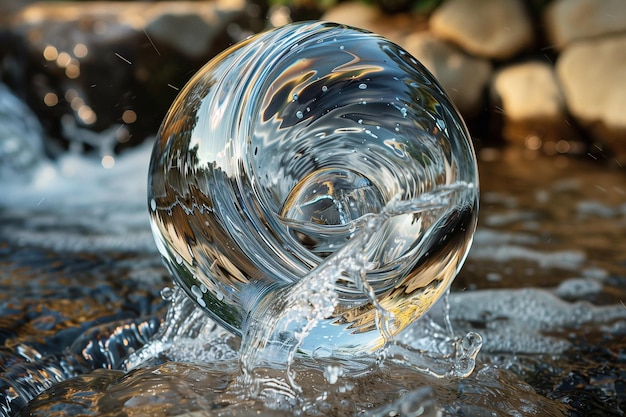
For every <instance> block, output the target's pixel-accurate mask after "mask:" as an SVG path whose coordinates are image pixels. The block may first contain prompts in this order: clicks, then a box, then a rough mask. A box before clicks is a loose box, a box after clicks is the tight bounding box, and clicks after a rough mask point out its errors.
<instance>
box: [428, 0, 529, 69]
mask: <svg viewBox="0 0 626 417" xmlns="http://www.w3.org/2000/svg"><path fill="white" fill-rule="evenodd" d="M430 29H431V30H432V32H433V33H434V34H435V35H437V36H439V37H441V38H443V39H446V40H449V41H452V42H454V43H456V44H458V45H460V46H461V47H462V48H463V49H465V50H466V51H468V52H470V53H472V54H475V55H478V56H482V57H486V58H492V59H507V58H510V57H512V56H514V55H516V54H517V53H519V52H520V51H522V50H523V49H525V48H527V47H529V46H530V45H531V44H532V42H533V31H532V26H531V22H530V19H529V17H528V15H527V13H526V10H525V8H524V5H523V4H522V2H521V1H520V0H448V1H446V2H444V3H443V4H442V5H441V6H440V7H439V8H438V9H437V10H435V12H434V13H433V15H432V16H431V19H430Z"/></svg>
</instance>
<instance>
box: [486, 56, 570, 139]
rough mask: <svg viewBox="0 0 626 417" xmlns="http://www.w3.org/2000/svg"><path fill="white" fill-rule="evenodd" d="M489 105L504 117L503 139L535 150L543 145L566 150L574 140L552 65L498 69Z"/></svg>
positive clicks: (512, 66) (519, 65) (541, 63)
mask: <svg viewBox="0 0 626 417" xmlns="http://www.w3.org/2000/svg"><path fill="white" fill-rule="evenodd" d="M491 97H492V102H494V103H497V106H498V108H499V109H500V111H501V112H502V115H503V118H504V128H503V131H502V134H503V136H504V138H505V139H507V140H509V141H513V142H521V143H525V144H526V145H527V146H529V147H531V148H538V147H539V146H540V145H542V144H544V143H546V142H554V143H559V145H558V146H559V147H560V149H563V150H569V149H570V148H571V146H570V145H569V143H565V142H561V143H560V142H559V141H562V140H565V141H568V140H571V139H574V138H576V137H577V135H576V134H575V132H574V130H573V129H572V127H571V126H570V124H569V123H568V120H567V110H566V107H565V99H564V98H563V94H562V93H561V90H560V88H559V86H558V83H557V80H556V76H555V74H554V69H553V67H552V65H550V64H548V63H545V62H527V63H523V64H517V65H511V66H508V67H504V68H502V69H501V70H499V71H498V72H497V73H496V74H495V75H494V77H493V80H492V82H491Z"/></svg>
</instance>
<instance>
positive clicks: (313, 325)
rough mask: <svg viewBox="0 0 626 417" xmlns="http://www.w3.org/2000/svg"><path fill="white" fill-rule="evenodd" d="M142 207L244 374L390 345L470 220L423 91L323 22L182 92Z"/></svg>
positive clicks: (454, 126) (386, 56) (358, 40)
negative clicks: (239, 354)
mask: <svg viewBox="0 0 626 417" xmlns="http://www.w3.org/2000/svg"><path fill="white" fill-rule="evenodd" d="M148 193H149V195H148V206H149V210H150V214H151V225H152V229H153V233H154V236H155V240H156V243H157V247H158V249H159V251H160V253H161V254H162V255H163V258H164V260H165V263H166V265H167V266H168V268H169V270H170V271H171V273H172V275H173V276H174V277H175V279H176V281H177V283H178V284H179V285H180V286H181V288H183V289H184V290H185V292H186V294H187V295H188V296H189V297H190V298H191V299H192V300H194V301H195V303H197V305H199V306H200V307H201V308H202V309H203V310H204V311H206V312H207V313H208V314H209V315H210V316H211V317H212V318H213V319H215V320H216V321H217V322H218V323H220V324H221V325H223V326H224V327H226V328H227V329H229V330H230V331H232V332H233V333H235V334H238V335H243V336H244V354H243V361H244V363H246V364H247V365H246V366H247V367H251V368H254V367H255V366H256V364H257V363H259V361H260V362H261V363H262V362H263V361H269V362H283V363H291V362H293V360H294V359H295V358H294V355H295V354H296V353H302V354H305V355H309V356H316V355H317V356H320V355H322V356H329V355H330V356H337V355H339V356H341V355H348V356H350V355H360V354H369V353H371V352H373V351H375V350H377V349H380V348H381V347H383V346H384V345H385V344H387V343H389V342H390V341H392V340H393V338H394V337H395V335H397V334H398V333H400V332H401V331H402V330H403V329H404V328H406V327H407V326H408V325H409V324H410V323H412V322H413V321H415V320H416V319H417V318H419V317H420V316H422V315H423V314H424V313H425V312H426V311H427V310H428V309H429V308H430V307H431V306H432V305H433V304H434V303H435V302H436V301H437V300H438V299H439V297H440V296H441V295H442V294H444V293H445V292H446V290H447V289H448V287H449V284H450V282H451V280H452V279H453V278H454V276H455V275H456V273H457V272H458V270H459V268H460V267H461V265H462V263H463V261H464V259H465V256H466V255H467V252H468V250H469V247H470V244H471V240H472V235H473V233H474V229H475V226H476V217H477V209H478V179H477V170H476V161H475V156H474V152H473V149H472V146H471V142H470V139H469V136H468V134H467V131H466V129H465V127H464V124H463V122H462V120H461V118H460V116H459V115H458V113H457V112H456V111H455V109H454V106H453V105H452V104H451V103H450V101H449V99H448V98H447V96H446V95H445V93H444V92H443V90H442V89H441V87H440V86H439V85H438V83H437V82H436V81H435V80H434V78H433V77H432V76H431V75H430V74H429V73H428V71H426V70H425V69H424V67H423V66H421V65H420V64H419V63H418V62H417V61H416V60H415V59H414V58H412V57H411V56H410V55H409V54H407V53H406V52H405V51H404V50H402V49H401V48H400V47H398V46H397V45H395V44H393V43H391V42H389V41H387V40H384V39H383V38H381V37H379V36H377V35H373V34H371V33H367V32H364V31H361V30H357V29H353V28H348V27H345V26H339V25H336V24H331V23H301V24H295V25H289V26H286V27H283V28H279V29H276V30H273V31H270V32H267V33H264V34H261V35H257V36H255V37H252V38H250V39H248V40H246V41H245V42H243V43H241V44H238V45H236V46H234V47H232V48H230V49H229V50H227V51H225V52H224V53H222V54H220V55H219V56H218V57H216V58H215V59H214V60H212V61H211V62H210V63H209V64H207V65H206V66H205V67H204V68H203V69H202V70H201V71H200V72H199V73H198V74H197V75H196V76H194V78H193V79H192V80H191V81H190V82H189V83H188V85H187V86H186V87H185V88H184V89H183V91H181V94H180V95H179V97H178V98H177V100H176V101H175V103H174V104H173V106H172V108H171V109H170V112H169V113H168V115H167V117H166V119H165V121H164V122H163V124H162V126H161V128H160V131H159V135H158V138H157V142H156V144H155V148H154V152H153V156H152V161H151V166H150V173H149V186H148ZM259 347H260V348H262V349H259ZM260 351H262V352H263V353H262V358H260V357H258V356H257V354H258V352H260ZM470 356H471V355H470ZM292 386H294V387H296V386H297V384H295V383H294V384H292Z"/></svg>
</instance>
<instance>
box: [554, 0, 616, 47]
mask: <svg viewBox="0 0 626 417" xmlns="http://www.w3.org/2000/svg"><path fill="white" fill-rule="evenodd" d="M544 20H545V25H546V31H547V34H548V38H549V41H550V42H551V43H552V44H553V45H554V46H556V47H557V48H559V49H561V48H563V47H564V46H565V45H567V44H568V43H571V42H573V41H575V40H577V39H585V38H591V37H595V36H602V35H607V34H611V33H617V32H626V1H624V0H556V1H554V2H552V3H551V4H550V6H548V7H547V8H546V12H545V15H544Z"/></svg>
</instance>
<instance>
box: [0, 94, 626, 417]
mask: <svg viewBox="0 0 626 417" xmlns="http://www.w3.org/2000/svg"><path fill="white" fill-rule="evenodd" d="M357 89H358V90H361V88H360V87H359V85H358V84H357ZM294 114H296V113H294ZM296 118H297V119H300V117H298V116H297V114H296ZM297 119H296V120H297ZM355 123H357V124H359V125H360V124H361V123H362V122H359V121H358V120H356V121H355ZM151 150H152V144H151V143H147V144H145V145H143V146H140V147H138V148H135V149H132V150H129V151H127V152H126V153H125V154H123V155H121V156H120V157H119V158H117V159H116V160H115V161H114V164H113V163H111V161H110V160H109V161H107V163H106V164H102V163H101V161H100V160H97V159H92V158H90V157H88V156H82V155H76V154H73V153H71V152H68V153H67V154H66V155H63V156H62V157H60V158H59V159H58V160H56V161H54V162H46V161H45V158H43V157H40V158H36V159H38V160H40V161H42V162H40V163H39V164H37V165H36V166H35V167H34V169H33V170H32V172H29V173H28V174H26V173H24V174H23V175H22V173H21V172H20V171H19V170H17V171H15V172H12V173H10V175H9V174H4V176H3V177H2V181H1V182H0V195H1V196H2V200H0V253H1V254H2V256H1V257H0V289H1V290H2V291H1V292H0V346H1V347H0V371H1V374H0V415H4V416H12V415H22V416H31V415H32V416H87V415H89V416H93V415H98V416H139V415H142V416H144V415H154V416H183V415H184V416H218V415H219V416H247V415H333V416H354V415H362V416H381V417H382V416H441V415H444V416H456V415H468V416H487V415H488V416H511V415H514V416H535V415H539V416H544V415H545V416H561V415H562V416H583V415H602V416H621V415H624V413H625V412H626V365H625V364H626V306H625V305H624V302H625V300H626V239H625V238H624V237H623V236H624V232H625V231H626V186H625V185H624V184H625V181H624V178H625V175H624V171H623V169H622V168H621V167H620V166H619V165H617V166H616V165H615V164H614V163H611V161H610V160H609V159H605V160H602V159H603V158H601V156H602V155H601V154H600V155H599V156H600V158H598V154H594V155H593V157H591V156H590V155H586V156H567V155H550V156H548V155H544V154H541V153H539V152H536V151H529V150H527V149H524V148H518V147H509V148H502V149H501V148H489V147H483V148H482V149H480V150H479V153H478V160H479V170H480V173H481V214H480V221H479V224H478V229H477V231H476V234H475V236H474V245H473V247H472V249H471V251H470V253H469V256H468V258H467V261H466V263H465V266H464V267H463V269H462V270H461V271H460V273H459V275H458V277H457V278H456V280H455V281H454V283H453V284H452V287H451V291H450V294H449V295H445V296H444V297H442V298H441V299H440V300H439V301H438V302H437V303H436V304H435V305H434V307H433V308H431V310H430V311H429V312H428V313H426V314H424V315H423V316H421V317H420V318H419V319H417V320H416V321H415V323H413V324H412V325H410V326H409V327H408V328H407V329H405V330H404V331H403V332H401V333H398V334H396V335H394V338H393V343H390V344H389V346H388V347H387V348H386V349H385V350H383V351H379V352H378V353H377V354H376V355H371V354H369V353H368V352H356V353H354V352H353V354H352V355H350V356H345V355H344V356H342V355H337V354H336V352H333V351H331V350H325V349H324V346H323V345H316V346H315V347H314V348H312V349H310V352H306V349H304V350H305V353H307V354H292V355H291V356H289V361H288V362H285V363H284V364H283V366H280V364H278V365H277V364H276V363H275V362H274V361H272V360H271V357H270V358H269V360H268V357H267V356H265V357H264V358H260V359H259V358H257V357H256V356H255V355H256V354H257V353H258V352H257V351H258V349H257V348H256V346H255V345H252V346H244V347H243V349H242V346H241V345H242V340H241V338H240V337H239V336H237V335H235V334H233V333H230V332H228V331H226V330H224V329H223V328H222V327H220V326H219V325H217V324H216V323H215V322H214V321H212V320H211V319H210V318H209V317H208V316H207V315H206V312H205V311H204V310H203V309H202V308H201V307H202V303H201V302H199V301H197V300H196V299H194V298H192V297H189V295H190V294H189V293H186V292H184V291H181V290H178V289H176V287H172V284H171V278H170V274H169V272H168V271H167V270H166V269H165V268H164V267H163V266H162V264H161V259H160V255H159V252H158V251H157V249H156V247H155V245H154V240H153V237H152V233H151V230H150V223H149V219H148V217H149V216H148V208H150V209H151V210H153V211H154V207H147V204H146V201H150V200H148V198H147V195H146V189H145V182H146V178H147V177H148V166H149V160H150V154H151ZM270 156H271V155H270ZM270 156H268V157H270ZM344 178H348V179H350V178H351V177H350V176H349V175H347V176H344ZM460 186H461V185H459V184H456V185H455V186H453V188H452V191H455V190H458V189H459V188H458V187H460ZM454 187H457V188H454ZM438 193H440V194H438ZM446 193H447V194H445V196H446V197H447V196H449V191H447V192H446ZM441 197H442V194H441V190H440V191H434V194H433V196H431V199H430V200H428V199H426V200H419V201H413V204H414V205H413V206H412V208H411V210H410V212H412V213H414V212H419V211H420V210H424V209H425V207H430V208H432V207H433V206H432V203H433V199H434V203H435V207H437V208H439V207H441ZM429 204H431V205H430V206H429ZM148 206H151V204H148ZM379 209H380V213H385V210H391V211H393V210H394V209H393V207H390V208H387V209H384V208H379ZM404 210H406V208H405V209H404ZM288 212H289V210H286V213H288ZM377 227H380V225H378V226H377ZM365 229H366V230H367V228H365ZM364 235H367V233H365V234H364ZM363 239H366V237H364V238H363ZM352 241H357V242H358V238H356V237H354V238H353V240H352ZM175 258H176V257H175V256H174V260H175ZM329 265H330V267H333V264H332V263H330V264H329ZM334 266H335V267H336V265H334ZM171 268H172V267H171V265H170V269H171ZM341 268H345V266H341ZM331 272H333V271H331ZM332 284H333V285H334V284H335V282H332ZM318 290H319V291H322V290H323V288H322V289H319V288H317V289H316V291H318ZM199 291H200V293H198V294H196V293H197V292H198V291H195V292H194V291H193V290H191V295H197V298H200V299H201V298H202V294H204V293H205V291H202V290H201V289H200V290H199ZM322 295H324V294H323V293H322ZM372 298H373V299H375V297H372ZM331 306H332V307H333V308H334V307H335V305H334V304H332V305H331ZM264 311H265V312H267V311H271V312H274V311H275V310H271V309H270V310H264ZM316 311H317V310H316ZM267 314H269V313H267ZM327 314H330V313H324V315H323V317H321V318H325V317H326V315H327ZM271 318H272V317H267V318H266V320H270V319H271ZM278 318H280V317H278ZM307 318H308V317H307ZM218 319H219V317H218ZM223 321H224V320H223V319H222V322H223ZM306 330H307V329H306V328H302V329H298V331H299V332H304V331H306ZM272 340H275V339H270V342H271V341H272ZM284 343H285V345H288V346H291V347H290V349H289V350H290V352H292V353H293V352H295V350H296V349H293V345H290V343H291V342H289V340H287V341H286V342H284ZM244 345H245V343H244ZM265 347H267V346H265ZM296 347H300V345H297V344H296ZM479 349H480V351H479ZM251 357H254V358H253V359H251ZM251 363H252V364H254V366H246V364H248V365H249V364H251ZM242 364H243V366H242ZM285 365H288V366H285Z"/></svg>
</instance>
